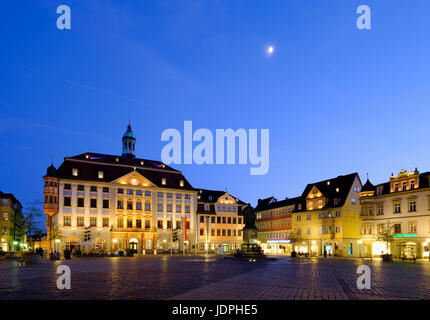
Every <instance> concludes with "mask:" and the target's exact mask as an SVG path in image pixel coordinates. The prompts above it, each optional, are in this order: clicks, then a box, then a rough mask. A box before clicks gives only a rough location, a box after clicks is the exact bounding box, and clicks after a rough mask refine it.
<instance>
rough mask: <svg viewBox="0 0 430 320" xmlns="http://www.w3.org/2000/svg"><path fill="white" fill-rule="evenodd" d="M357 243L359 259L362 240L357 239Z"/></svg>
mask: <svg viewBox="0 0 430 320" xmlns="http://www.w3.org/2000/svg"><path fill="white" fill-rule="evenodd" d="M357 243H358V248H359V249H358V251H360V259H361V244H362V243H363V240H358V241H357Z"/></svg>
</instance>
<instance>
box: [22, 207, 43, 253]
mask: <svg viewBox="0 0 430 320" xmlns="http://www.w3.org/2000/svg"><path fill="white" fill-rule="evenodd" d="M23 213H24V226H25V228H26V231H27V239H29V243H30V248H33V243H32V242H33V241H32V238H31V236H32V234H41V233H42V228H40V219H41V218H42V217H43V210H42V201H40V200H35V201H33V202H28V203H27V207H26V208H25V209H24V211H23Z"/></svg>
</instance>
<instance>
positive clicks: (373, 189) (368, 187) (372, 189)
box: [361, 179, 376, 192]
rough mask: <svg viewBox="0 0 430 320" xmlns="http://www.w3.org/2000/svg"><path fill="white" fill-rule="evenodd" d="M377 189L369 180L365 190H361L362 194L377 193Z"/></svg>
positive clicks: (364, 187)
mask: <svg viewBox="0 0 430 320" xmlns="http://www.w3.org/2000/svg"><path fill="white" fill-rule="evenodd" d="M375 190H376V187H375V186H374V185H373V184H372V183H371V182H370V181H369V179H367V181H366V183H365V184H364V186H363V188H361V192H366V191H375Z"/></svg>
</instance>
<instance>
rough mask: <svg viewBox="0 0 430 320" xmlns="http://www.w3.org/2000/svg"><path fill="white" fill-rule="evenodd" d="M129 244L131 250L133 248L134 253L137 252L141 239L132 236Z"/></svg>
mask: <svg viewBox="0 0 430 320" xmlns="http://www.w3.org/2000/svg"><path fill="white" fill-rule="evenodd" d="M128 244H129V248H130V250H132V251H133V253H137V251H138V245H139V240H137V239H136V238H131V239H130V240H129V241H128Z"/></svg>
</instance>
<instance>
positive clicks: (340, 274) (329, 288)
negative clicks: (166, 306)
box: [0, 255, 430, 300]
mask: <svg viewBox="0 0 430 320" xmlns="http://www.w3.org/2000/svg"><path fill="white" fill-rule="evenodd" d="M60 264H66V265H68V266H69V267H70V269H71V286H72V288H71V289H70V290H59V289H57V286H56V280H57V277H58V276H59V275H57V274H56V270H57V267H58V266H59V265H60ZM362 264H366V265H368V266H369V267H370V269H371V289H370V290H366V289H363V290H359V289H357V286H356V280H357V277H358V276H359V275H358V274H357V273H356V270H357V267H358V266H359V265H362ZM429 276H430V263H429V262H428V261H417V262H416V263H413V262H410V263H408V262H406V263H403V262H394V263H383V262H381V261H379V260H373V261H371V260H364V261H362V260H360V259H338V258H327V259H324V258H301V259H291V258H289V257H288V258H279V259H277V260H275V261H259V262H249V261H241V260H235V259H231V258H223V257H219V256H206V257H205V256H168V255H166V256H163V255H158V256H149V255H147V256H136V257H133V258H125V257H123V258H119V257H116V258H99V259H84V258H80V259H72V260H67V261H64V260H62V261H56V262H52V261H44V262H43V263H41V264H33V265H27V266H25V267H19V266H18V264H17V262H16V261H1V262H0V299H3V300H8V299H172V300H206V299H209V300H210V299H214V300H315V299H317V300H357V299H360V300H361V299H371V300H376V299H430V281H429V279H430V277H429Z"/></svg>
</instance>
